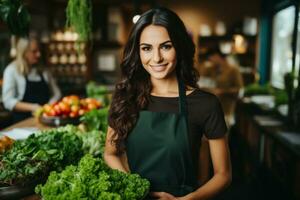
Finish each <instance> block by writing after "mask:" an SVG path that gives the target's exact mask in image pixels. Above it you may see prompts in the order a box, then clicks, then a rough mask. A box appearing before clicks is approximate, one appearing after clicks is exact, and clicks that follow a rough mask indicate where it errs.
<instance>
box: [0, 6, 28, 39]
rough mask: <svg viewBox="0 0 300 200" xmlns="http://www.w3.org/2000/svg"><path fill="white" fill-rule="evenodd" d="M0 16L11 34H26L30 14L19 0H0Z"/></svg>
mask: <svg viewBox="0 0 300 200" xmlns="http://www.w3.org/2000/svg"><path fill="white" fill-rule="evenodd" d="M0 18H1V19H2V20H3V21H4V23H6V25H7V26H8V28H9V30H10V31H11V33H12V34H13V35H17V36H27V35H28V31H29V23H30V15H29V13H28V11H27V9H26V7H25V6H24V5H23V3H22V1H21V0H0Z"/></svg>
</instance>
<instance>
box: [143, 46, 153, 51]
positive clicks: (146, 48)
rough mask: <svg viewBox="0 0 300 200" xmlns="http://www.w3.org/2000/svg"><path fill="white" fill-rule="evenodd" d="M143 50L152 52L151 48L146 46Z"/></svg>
mask: <svg viewBox="0 0 300 200" xmlns="http://www.w3.org/2000/svg"><path fill="white" fill-rule="evenodd" d="M141 49H142V51H150V50H151V47H147V46H144V47H142V48H141Z"/></svg>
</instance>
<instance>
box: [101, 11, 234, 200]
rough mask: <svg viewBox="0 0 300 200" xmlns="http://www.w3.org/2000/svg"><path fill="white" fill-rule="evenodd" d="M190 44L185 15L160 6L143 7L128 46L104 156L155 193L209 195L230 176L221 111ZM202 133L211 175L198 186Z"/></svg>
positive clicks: (190, 196) (158, 195) (172, 196)
mask: <svg viewBox="0 0 300 200" xmlns="http://www.w3.org/2000/svg"><path fill="white" fill-rule="evenodd" d="M194 52H195V47H194V44H193V42H192V39H191V38H190V36H189V35H188V33H187V31H186V29H185V27H184V24H183V22H182V21H181V20H180V19H179V17H178V16H177V15H176V14H175V13H173V12H172V11H170V10H168V9H165V8H158V9H152V10H149V11H148V12H146V13H144V14H143V15H142V16H141V17H140V19H139V20H138V22H137V23H136V24H135V25H134V27H133V29H132V31H131V33H130V36H129V40H128V43H127V44H126V46H125V50H124V58H123V62H122V65H121V67H122V79H121V81H120V82H119V83H118V84H117V85H116V90H115V94H114V97H113V101H112V105H111V108H110V115H109V129H108V134H107V139H106V146H105V152H104V159H105V161H106V163H107V164H108V165H109V166H110V167H112V168H114V169H118V170H121V171H124V172H130V173H138V174H140V175H141V176H142V177H144V178H147V179H148V180H149V181H150V183H151V188H150V190H151V193H150V195H151V196H152V197H154V198H156V199H208V198H211V197H213V196H215V195H216V194H217V193H219V192H220V191H221V190H223V189H224V188H225V187H226V186H228V184H229V183H230V180H231V165H230V158H229V151H228V146H227V142H226V136H225V133H226V125H225V121H224V116H223V112H222V109H221V106H220V103H219V102H218V100H217V98H216V97H215V96H214V95H212V94H209V93H205V92H203V91H201V90H199V89H198V88H197V84H196V82H197V73H196V71H195V69H194V67H193V56H194ZM203 133H204V134H205V135H206V137H207V138H208V139H209V146H210V153H211V157H212V162H213V168H214V176H213V177H212V178H211V179H210V180H209V181H208V182H207V183H206V184H204V185H202V186H201V187H199V185H198V181H197V172H196V169H197V168H198V167H197V164H198V158H199V149H200V142H201V137H202V135H203Z"/></svg>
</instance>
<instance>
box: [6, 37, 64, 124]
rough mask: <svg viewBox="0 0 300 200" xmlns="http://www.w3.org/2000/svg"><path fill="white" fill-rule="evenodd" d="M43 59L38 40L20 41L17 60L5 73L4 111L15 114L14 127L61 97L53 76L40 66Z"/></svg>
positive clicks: (18, 41) (18, 42)
mask: <svg viewBox="0 0 300 200" xmlns="http://www.w3.org/2000/svg"><path fill="white" fill-rule="evenodd" d="M40 57H41V52H40V49H39V43H38V41H37V40H36V39H35V38H19V39H17V41H16V56H15V59H14V60H13V61H12V62H11V63H10V64H9V65H8V66H7V67H6V68H5V70H4V74H3V87H2V97H3V104H4V107H5V108H6V109H8V110H11V111H12V112H13V121H14V123H15V122H18V121H21V120H23V119H26V118H28V117H30V116H32V113H34V112H35V111H36V110H37V109H38V108H40V107H41V105H43V104H45V103H51V102H55V101H57V100H58V99H59V98H60V97H61V92H60V89H59V88H58V86H57V84H56V82H55V80H54V78H53V77H52V75H51V73H50V72H49V71H48V70H46V69H45V68H44V67H43V66H41V65H40V62H39V61H40Z"/></svg>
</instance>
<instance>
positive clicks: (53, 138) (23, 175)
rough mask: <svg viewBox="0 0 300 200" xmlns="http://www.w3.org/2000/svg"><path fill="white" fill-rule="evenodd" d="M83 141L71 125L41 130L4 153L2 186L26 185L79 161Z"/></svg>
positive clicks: (0, 165)
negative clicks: (69, 128) (69, 127)
mask: <svg viewBox="0 0 300 200" xmlns="http://www.w3.org/2000/svg"><path fill="white" fill-rule="evenodd" d="M82 145H83V142H82V140H81V139H80V137H79V136H77V135H76V134H74V133H72V132H69V131H68V127H66V128H65V127H63V128H58V129H50V130H47V131H41V132H38V133H36V134H33V135H31V136H29V137H28V138H27V139H26V140H19V141H15V143H14V144H13V147H12V148H11V149H10V150H8V151H5V152H4V153H3V154H0V186H8V185H15V184H24V183H26V182H27V181H30V180H33V179H40V178H41V177H44V178H45V177H47V176H48V174H49V172H50V171H52V170H58V171H61V170H62V169H63V168H64V167H65V166H67V165H70V164H74V163H77V162H78V160H79V159H80V157H81V156H82V155H83V151H82Z"/></svg>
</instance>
